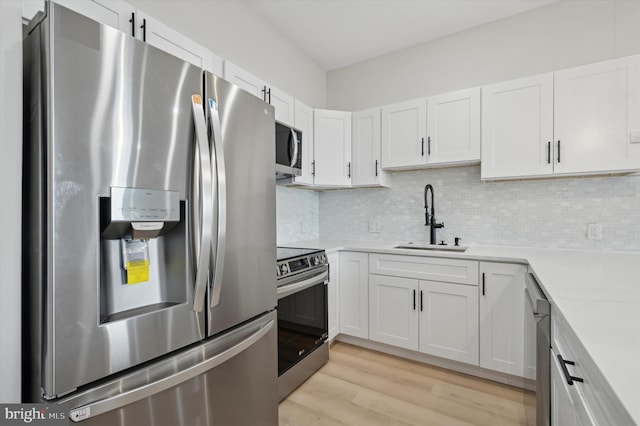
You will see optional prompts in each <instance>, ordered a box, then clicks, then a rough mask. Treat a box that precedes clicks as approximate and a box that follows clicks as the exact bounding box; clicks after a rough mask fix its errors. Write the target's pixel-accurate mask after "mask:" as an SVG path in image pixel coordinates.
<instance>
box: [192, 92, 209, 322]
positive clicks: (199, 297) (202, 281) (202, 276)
mask: <svg viewBox="0 0 640 426" xmlns="http://www.w3.org/2000/svg"><path fill="white" fill-rule="evenodd" d="M191 106H192V110H193V123H194V125H195V135H196V144H197V150H196V153H197V158H199V160H200V164H199V172H198V173H197V174H198V175H199V179H198V180H196V177H195V176H194V191H193V192H194V194H193V198H194V203H193V204H194V205H193V207H192V211H193V215H192V216H193V222H194V227H193V229H194V230H196V229H199V230H200V235H199V237H196V236H195V235H194V245H195V247H196V250H198V251H197V252H196V257H197V259H198V260H197V269H196V285H195V291H194V296H193V310H194V311H196V312H201V311H202V308H203V307H204V300H205V295H206V290H207V280H208V279H209V261H210V258H211V228H212V221H213V218H212V214H213V213H212V207H213V199H212V194H211V185H212V182H211V179H212V178H211V163H210V161H211V160H210V154H209V141H208V139H207V125H206V122H205V119H204V110H203V108H202V98H201V97H200V95H193V96H192V97H191ZM195 168H197V165H196V167H195ZM194 234H195V232H194ZM198 242H199V243H200V244H199V249H198Z"/></svg>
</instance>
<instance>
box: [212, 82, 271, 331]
mask: <svg viewBox="0 0 640 426" xmlns="http://www.w3.org/2000/svg"><path fill="white" fill-rule="evenodd" d="M205 99H207V102H209V99H211V100H213V102H214V106H217V113H218V116H219V126H220V129H219V130H216V126H217V125H218V122H216V118H215V114H211V111H209V117H208V118H209V125H210V130H211V133H212V134H213V137H212V138H211V139H212V147H211V153H212V154H211V155H212V161H211V163H212V168H213V169H214V172H213V174H214V175H216V176H214V178H213V180H214V182H216V183H214V187H216V185H224V191H223V192H225V193H226V194H225V197H224V199H226V202H224V203H221V202H220V200H221V197H220V196H219V193H220V192H221V191H220V189H217V192H218V194H216V196H215V197H214V198H215V199H216V200H218V202H217V204H216V210H217V211H218V214H217V218H216V223H215V224H214V229H217V234H218V238H214V239H213V241H214V247H213V249H212V253H214V256H213V259H212V264H213V268H212V272H213V273H212V276H211V280H210V282H211V283H212V286H211V288H210V293H211V295H210V300H211V301H212V303H211V305H210V310H209V315H208V328H207V330H208V334H209V335H215V334H218V333H220V332H222V331H224V330H226V329H227V328H229V327H232V326H234V325H235V324H238V323H241V322H243V321H246V320H248V319H250V318H253V317H255V316H256V315H260V314H261V313H263V312H266V311H269V310H271V309H273V308H275V306H276V304H277V300H276V274H275V264H276V230H275V223H276V206H275V202H276V201H275V200H276V197H275V191H276V190H275V179H274V175H275V166H274V164H275V119H274V109H273V107H272V106H271V105H268V104H266V103H265V102H262V101H261V100H260V99H257V98H256V97H254V96H251V95H250V94H248V93H246V92H244V91H243V90H241V89H239V88H238V87H237V86H234V85H232V84H230V83H228V82H227V81H225V80H223V79H221V78H219V77H217V76H215V75H213V74H208V73H205ZM220 145H222V149H220ZM221 154H223V155H224V172H225V173H224V176H222V174H221V169H220V161H219V160H218V159H216V156H220V155H221ZM221 177H223V178H222V179H221ZM221 212H223V213H224V214H221ZM221 216H226V228H222V227H221V226H220V224H221ZM222 236H224V240H223V242H224V244H223V246H224V257H222V256H220V255H221V253H220V249H221V244H220V242H221V239H220V237H222ZM220 259H223V262H224V265H223V268H222V270H223V273H222V277H219V276H218V277H216V276H215V275H216V274H215V271H216V268H217V262H219V261H220ZM216 302H217V303H216Z"/></svg>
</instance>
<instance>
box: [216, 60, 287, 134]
mask: <svg viewBox="0 0 640 426" xmlns="http://www.w3.org/2000/svg"><path fill="white" fill-rule="evenodd" d="M224 78H225V80H227V81H230V82H231V83H233V84H235V85H236V86H238V87H240V88H241V89H243V90H245V91H247V92H249V93H251V94H252V95H253V96H255V97H257V98H260V99H262V100H263V101H265V102H267V103H268V104H270V105H273V107H274V108H275V113H276V121H279V122H280V123H282V124H286V125H287V126H293V125H294V121H295V119H294V111H295V103H294V99H293V96H290V95H288V94H286V93H284V92H282V91H281V90H278V89H276V88H275V87H272V86H270V85H269V84H268V83H267V82H266V81H264V80H262V79H261V78H259V77H257V76H255V75H253V74H251V73H250V72H248V71H245V70H244V69H242V68H240V67H239V66H237V65H235V64H233V63H231V62H229V61H225V63H224Z"/></svg>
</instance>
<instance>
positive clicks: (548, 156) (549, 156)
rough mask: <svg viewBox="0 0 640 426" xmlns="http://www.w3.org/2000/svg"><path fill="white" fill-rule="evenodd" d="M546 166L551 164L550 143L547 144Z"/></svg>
mask: <svg viewBox="0 0 640 426" xmlns="http://www.w3.org/2000/svg"><path fill="white" fill-rule="evenodd" d="M547 164H551V141H549V143H547Z"/></svg>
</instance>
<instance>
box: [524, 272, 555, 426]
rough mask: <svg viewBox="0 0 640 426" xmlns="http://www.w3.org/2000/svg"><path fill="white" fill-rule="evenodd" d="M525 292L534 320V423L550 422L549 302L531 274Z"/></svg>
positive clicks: (544, 425)
mask: <svg viewBox="0 0 640 426" xmlns="http://www.w3.org/2000/svg"><path fill="white" fill-rule="evenodd" d="M525 285H526V288H525V290H524V291H525V293H526V295H527V300H528V301H529V303H530V304H531V310H532V311H533V316H534V318H535V321H536V425H537V426H549V425H550V424H551V389H550V383H551V380H550V374H551V373H550V362H549V361H550V354H549V350H550V349H551V304H550V303H549V301H548V300H547V298H546V296H545V295H544V293H543V291H542V289H540V285H539V284H538V282H537V281H536V279H535V277H534V276H533V274H531V273H529V274H527V275H526V276H525Z"/></svg>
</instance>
